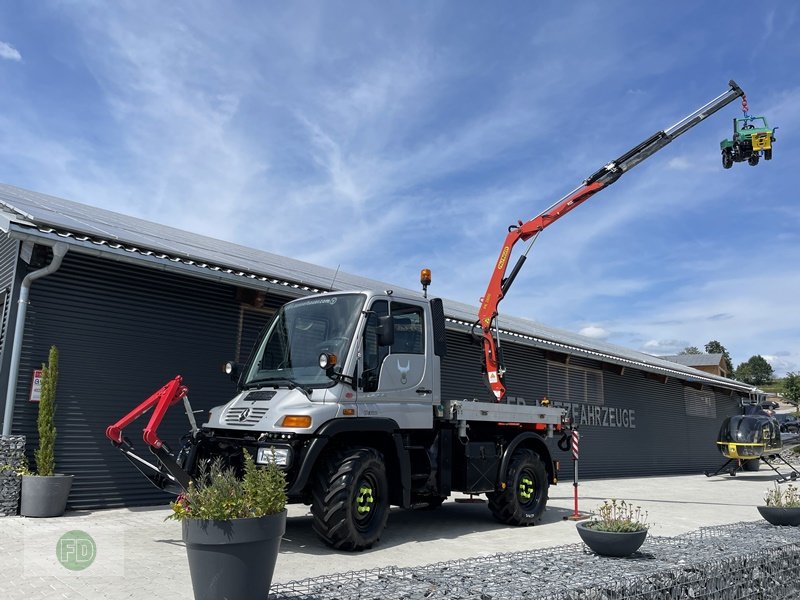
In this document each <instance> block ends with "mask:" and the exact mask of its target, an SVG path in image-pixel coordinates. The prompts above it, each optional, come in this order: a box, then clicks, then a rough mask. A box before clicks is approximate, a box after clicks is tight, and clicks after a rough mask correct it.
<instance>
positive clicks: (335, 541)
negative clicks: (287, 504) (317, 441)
mask: <svg viewBox="0 0 800 600" xmlns="http://www.w3.org/2000/svg"><path fill="white" fill-rule="evenodd" d="M311 514H312V515H313V517H314V523H313V526H314V531H316V533H317V535H318V536H319V537H320V538H321V539H322V541H323V542H325V543H326V544H327V545H329V546H331V547H332V548H336V549H337V550H351V551H359V550H365V549H367V548H371V547H372V545H373V544H374V543H375V542H377V541H378V540H379V539H380V537H381V533H383V529H384V527H385V526H386V519H387V518H388V517H389V481H388V479H387V478H386V467H385V463H384V460H383V455H382V454H381V453H380V452H378V451H377V450H375V449H373V448H344V449H341V450H338V451H336V452H334V453H332V454H330V455H329V456H328V457H327V458H326V459H325V460H324V462H323V464H322V465H321V468H319V469H318V470H317V472H316V474H315V478H314V484H313V489H312V501H311Z"/></svg>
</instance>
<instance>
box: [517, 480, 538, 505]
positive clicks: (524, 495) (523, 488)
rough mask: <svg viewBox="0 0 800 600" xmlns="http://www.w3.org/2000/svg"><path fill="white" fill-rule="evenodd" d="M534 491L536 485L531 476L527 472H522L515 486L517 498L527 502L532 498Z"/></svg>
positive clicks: (524, 502)
mask: <svg viewBox="0 0 800 600" xmlns="http://www.w3.org/2000/svg"><path fill="white" fill-rule="evenodd" d="M535 491H536V486H535V485H534V483H533V478H532V477H531V475H530V474H529V473H527V472H525V473H523V474H522V476H521V477H520V478H519V484H518V486H517V492H518V495H519V499H520V500H521V501H522V503H523V504H527V503H528V502H530V501H531V500H532V499H533V496H534V492H535Z"/></svg>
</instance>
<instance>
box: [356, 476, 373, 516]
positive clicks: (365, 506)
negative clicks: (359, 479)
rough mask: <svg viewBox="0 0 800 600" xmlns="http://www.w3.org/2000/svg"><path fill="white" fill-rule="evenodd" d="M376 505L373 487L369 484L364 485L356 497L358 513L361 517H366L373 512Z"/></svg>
mask: <svg viewBox="0 0 800 600" xmlns="http://www.w3.org/2000/svg"><path fill="white" fill-rule="evenodd" d="M374 503H375V498H374V496H373V494H372V486H370V485H369V484H362V485H361V487H360V488H359V490H358V496H357V497H356V512H358V514H359V515H364V516H366V515H367V514H369V512H370V511H371V510H372V505H373V504H374Z"/></svg>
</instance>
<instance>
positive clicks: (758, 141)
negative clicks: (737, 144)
mask: <svg viewBox="0 0 800 600" xmlns="http://www.w3.org/2000/svg"><path fill="white" fill-rule="evenodd" d="M750 140H751V141H752V143H753V150H771V149H772V136H770V134H769V133H768V132H764V133H754V134H753V135H751V136H750Z"/></svg>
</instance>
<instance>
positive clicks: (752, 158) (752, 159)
mask: <svg viewBox="0 0 800 600" xmlns="http://www.w3.org/2000/svg"><path fill="white" fill-rule="evenodd" d="M747 164H748V165H750V166H751V167H755V166H756V165H757V164H758V154H757V153H755V152H753V153H752V154H751V155H750V158H748V159H747Z"/></svg>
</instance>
